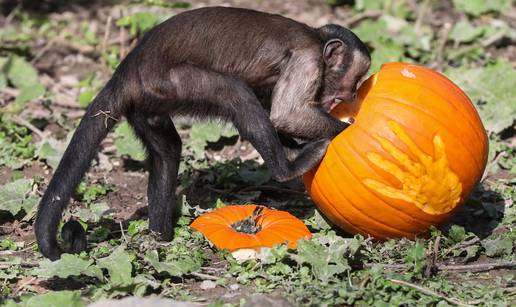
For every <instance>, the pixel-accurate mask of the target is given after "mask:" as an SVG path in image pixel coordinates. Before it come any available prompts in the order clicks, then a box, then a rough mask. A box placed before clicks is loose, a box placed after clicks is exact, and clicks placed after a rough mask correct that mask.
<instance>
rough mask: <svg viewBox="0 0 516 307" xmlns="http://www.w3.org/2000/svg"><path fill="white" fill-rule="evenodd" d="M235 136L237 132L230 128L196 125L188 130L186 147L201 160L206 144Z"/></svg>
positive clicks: (215, 125)
mask: <svg viewBox="0 0 516 307" xmlns="http://www.w3.org/2000/svg"><path fill="white" fill-rule="evenodd" d="M235 135H238V132H237V131H236V129H235V128H233V127H231V126H222V125H220V124H218V123H215V122H205V123H196V124H194V125H193V126H192V127H191V128H190V138H189V139H188V142H187V145H188V146H189V147H190V148H191V149H192V151H193V153H194V157H195V158H196V159H202V158H204V148H205V147H206V145H207V144H208V142H216V141H218V140H219V139H220V138H221V137H232V136H235Z"/></svg>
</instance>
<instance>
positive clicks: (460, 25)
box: [450, 20, 484, 43]
mask: <svg viewBox="0 0 516 307" xmlns="http://www.w3.org/2000/svg"><path fill="white" fill-rule="evenodd" d="M483 33H484V30H483V29H482V28H477V27H475V26H473V25H472V24H471V23H470V22H469V21H467V20H461V21H459V22H457V23H456V24H455V26H454V27H453V29H452V30H451V32H450V38H451V39H452V40H454V41H455V42H457V43H469V42H472V41H473V40H475V39H476V38H478V37H479V36H482V34H483Z"/></svg>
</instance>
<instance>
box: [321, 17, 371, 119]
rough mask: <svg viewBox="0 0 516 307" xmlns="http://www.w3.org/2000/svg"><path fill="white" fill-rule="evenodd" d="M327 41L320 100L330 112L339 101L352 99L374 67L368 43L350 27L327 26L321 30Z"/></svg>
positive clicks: (324, 39)
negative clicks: (370, 68)
mask: <svg viewBox="0 0 516 307" xmlns="http://www.w3.org/2000/svg"><path fill="white" fill-rule="evenodd" d="M318 30H319V33H320V34H321V37H322V39H323V41H324V42H325V44H324V49H323V59H324V65H325V67H324V76H323V82H322V87H321V91H320V99H319V101H320V103H321V104H322V107H323V108H324V109H325V110H326V111H330V110H331V109H333V107H335V106H336V105H337V104H339V103H340V102H352V101H354V100H355V99H356V95H357V94H356V93H357V89H358V86H359V85H360V82H361V81H362V80H363V78H364V77H365V75H366V73H367V71H368V70H369V66H371V55H370V53H369V51H368V50H367V47H366V45H365V44H364V43H363V42H362V41H361V40H360V39H359V38H358V37H357V36H356V35H355V34H354V33H353V32H351V31H350V30H349V29H346V28H344V27H341V26H338V25H333V24H331V25H326V26H323V27H321V28H319V29H318Z"/></svg>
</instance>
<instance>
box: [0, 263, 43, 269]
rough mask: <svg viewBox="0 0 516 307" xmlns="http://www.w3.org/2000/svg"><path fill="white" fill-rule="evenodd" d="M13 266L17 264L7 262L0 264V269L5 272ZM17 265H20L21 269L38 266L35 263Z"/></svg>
mask: <svg viewBox="0 0 516 307" xmlns="http://www.w3.org/2000/svg"><path fill="white" fill-rule="evenodd" d="M15 265H18V264H14V263H9V262H0V269H2V270H5V269H8V268H12V267H13V266H15ZM19 265H21V266H22V267H25V268H34V267H37V266H38V264H37V263H31V262H22V263H20V264H19Z"/></svg>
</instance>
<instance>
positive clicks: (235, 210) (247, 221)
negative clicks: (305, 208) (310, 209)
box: [190, 205, 312, 251]
mask: <svg viewBox="0 0 516 307" xmlns="http://www.w3.org/2000/svg"><path fill="white" fill-rule="evenodd" d="M190 226H191V227H192V228H194V229H196V230H198V231H199V232H201V233H202V234H203V235H204V236H205V237H206V238H207V239H208V240H210V241H211V242H212V243H213V245H215V247H217V248H218V249H228V250H229V251H235V250H239V249H259V248H261V247H272V246H274V245H276V244H282V243H287V244H288V247H290V248H296V247H297V244H296V242H297V240H299V239H308V238H310V236H311V235H312V234H311V233H310V231H309V230H308V228H306V226H305V224H303V222H302V221H300V220H299V219H297V218H296V217H294V216H293V215H291V214H290V213H288V212H285V211H278V210H272V209H268V208H266V207H263V206H257V205H240V206H239V205H235V206H225V207H222V208H220V209H217V210H214V211H212V212H209V213H205V214H203V215H201V216H199V217H198V218H197V219H195V220H194V221H193V222H192V224H191V225H190Z"/></svg>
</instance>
